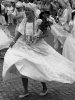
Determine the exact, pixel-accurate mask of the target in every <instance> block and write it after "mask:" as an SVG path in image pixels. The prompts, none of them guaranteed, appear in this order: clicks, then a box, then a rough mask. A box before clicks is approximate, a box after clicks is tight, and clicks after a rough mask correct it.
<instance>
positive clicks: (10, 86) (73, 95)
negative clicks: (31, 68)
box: [0, 59, 75, 100]
mask: <svg viewBox="0 0 75 100" xmlns="http://www.w3.org/2000/svg"><path fill="white" fill-rule="evenodd" d="M2 65H3V59H0V100H75V83H73V84H62V83H58V82H47V87H48V94H47V95H46V96H39V93H40V92H41V90H42V87H41V84H40V82H37V81H34V80H31V79H29V92H30V95H29V96H28V97H25V98H23V99H20V98H19V97H18V96H19V95H20V94H22V93H23V92H24V88H23V86H22V82H21V78H20V77H19V76H17V77H15V78H14V79H12V80H9V81H7V82H3V81H2Z"/></svg>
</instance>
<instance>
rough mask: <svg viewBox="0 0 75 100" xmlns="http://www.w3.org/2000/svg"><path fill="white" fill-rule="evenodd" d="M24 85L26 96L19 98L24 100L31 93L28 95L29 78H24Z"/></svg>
mask: <svg viewBox="0 0 75 100" xmlns="http://www.w3.org/2000/svg"><path fill="white" fill-rule="evenodd" d="M22 83H23V87H24V90H25V92H24V94H22V95H20V96H19V97H20V98H24V97H26V96H28V95H29V93H28V78H27V77H22Z"/></svg>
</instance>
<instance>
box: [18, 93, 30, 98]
mask: <svg viewBox="0 0 75 100" xmlns="http://www.w3.org/2000/svg"><path fill="white" fill-rule="evenodd" d="M28 95H29V93H25V94H22V95H19V98H24V97H27V96H28Z"/></svg>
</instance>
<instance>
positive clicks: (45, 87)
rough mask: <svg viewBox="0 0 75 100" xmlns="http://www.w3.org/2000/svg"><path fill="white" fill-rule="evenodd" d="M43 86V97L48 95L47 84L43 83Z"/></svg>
mask: <svg viewBox="0 0 75 100" xmlns="http://www.w3.org/2000/svg"><path fill="white" fill-rule="evenodd" d="M41 84H42V88H43V90H42V92H41V93H40V95H41V96H43V95H46V94H47V86H46V83H44V82H41Z"/></svg>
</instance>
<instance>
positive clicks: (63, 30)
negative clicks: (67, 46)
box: [52, 1, 71, 54]
mask: <svg viewBox="0 0 75 100" xmlns="http://www.w3.org/2000/svg"><path fill="white" fill-rule="evenodd" d="M63 2H64V3H63V8H64V11H63V14H62V16H60V17H59V23H55V24H54V25H53V26H52V34H53V35H54V48H55V49H56V50H57V51H58V52H59V53H61V54H62V48H63V44H64V41H65V39H66V37H67V35H68V34H69V21H70V19H71V9H70V3H69V1H63Z"/></svg>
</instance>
